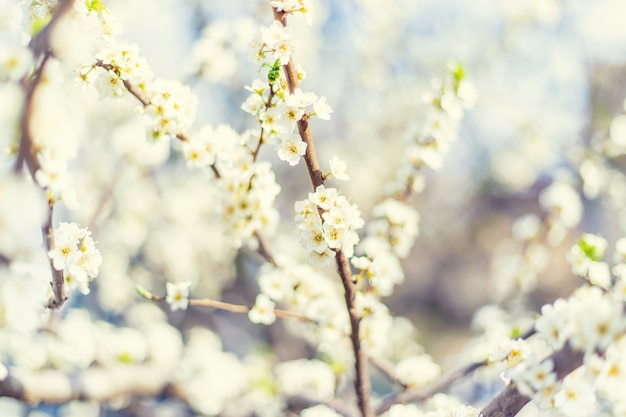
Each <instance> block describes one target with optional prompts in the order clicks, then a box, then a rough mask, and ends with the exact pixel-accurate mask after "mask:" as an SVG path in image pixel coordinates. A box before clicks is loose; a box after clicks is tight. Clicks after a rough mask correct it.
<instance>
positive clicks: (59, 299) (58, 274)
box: [41, 203, 68, 309]
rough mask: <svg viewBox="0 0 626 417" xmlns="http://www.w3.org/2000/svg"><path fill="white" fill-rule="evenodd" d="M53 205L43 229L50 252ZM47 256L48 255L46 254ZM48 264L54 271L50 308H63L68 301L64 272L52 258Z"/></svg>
mask: <svg viewBox="0 0 626 417" xmlns="http://www.w3.org/2000/svg"><path fill="white" fill-rule="evenodd" d="M52 214H53V205H52V203H50V204H49V209H48V219H47V221H46V224H45V225H44V226H43V227H42V229H41V231H42V233H43V238H44V241H45V242H46V247H47V248H48V250H50V249H52V248H54V226H53V224H52ZM46 256H47V254H46ZM48 262H49V263H50V270H51V271H52V281H51V282H50V287H51V288H52V296H51V297H50V300H48V308H52V309H57V308H61V307H62V306H63V304H64V303H65V302H66V301H67V298H68V297H67V293H66V292H65V277H64V276H63V271H62V270H61V271H58V270H57V269H56V268H55V267H54V262H52V258H50V257H49V256H48Z"/></svg>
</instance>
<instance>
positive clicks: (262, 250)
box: [254, 230, 278, 266]
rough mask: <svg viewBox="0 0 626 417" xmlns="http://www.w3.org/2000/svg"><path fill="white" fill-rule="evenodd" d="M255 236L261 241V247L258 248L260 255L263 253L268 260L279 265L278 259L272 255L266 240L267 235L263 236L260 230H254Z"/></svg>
mask: <svg viewBox="0 0 626 417" xmlns="http://www.w3.org/2000/svg"><path fill="white" fill-rule="evenodd" d="M254 236H255V237H256V238H257V241H258V242H259V247H258V248H257V252H258V253H259V255H261V256H262V257H263V258H264V259H265V260H266V261H268V262H269V263H271V264H272V265H274V266H278V264H277V263H276V260H275V259H274V256H273V255H272V251H271V250H270V247H269V245H268V243H267V241H266V240H265V237H263V235H262V234H261V232H259V231H258V230H256V231H255V232H254Z"/></svg>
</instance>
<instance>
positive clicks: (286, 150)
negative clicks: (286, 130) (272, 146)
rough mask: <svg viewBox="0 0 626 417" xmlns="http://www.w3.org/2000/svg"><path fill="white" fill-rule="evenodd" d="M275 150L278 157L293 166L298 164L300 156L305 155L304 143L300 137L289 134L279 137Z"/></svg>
mask: <svg viewBox="0 0 626 417" xmlns="http://www.w3.org/2000/svg"><path fill="white" fill-rule="evenodd" d="M277 148H278V157H279V158H280V159H282V160H283V161H286V162H288V163H289V165H291V166H294V165H297V164H298V163H299V162H300V156H302V155H304V154H305V152H306V143H305V142H303V141H302V139H301V138H300V136H298V135H296V134H293V133H290V134H287V135H283V136H282V137H281V139H280V143H279V144H278V145H277Z"/></svg>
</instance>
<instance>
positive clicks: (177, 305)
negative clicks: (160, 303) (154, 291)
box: [165, 281, 191, 311]
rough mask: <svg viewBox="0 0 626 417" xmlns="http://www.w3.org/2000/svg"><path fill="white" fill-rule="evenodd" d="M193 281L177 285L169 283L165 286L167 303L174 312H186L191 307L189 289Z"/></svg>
mask: <svg viewBox="0 0 626 417" xmlns="http://www.w3.org/2000/svg"><path fill="white" fill-rule="evenodd" d="M190 286H191V281H183V282H177V283H175V284H173V283H171V282H168V283H167V284H165V290H166V292H167V295H166V297H165V301H166V302H167V303H168V304H169V305H170V308H171V309H172V311H176V310H186V309H187V306H188V305H189V287H190Z"/></svg>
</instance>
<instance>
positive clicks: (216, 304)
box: [135, 285, 313, 322]
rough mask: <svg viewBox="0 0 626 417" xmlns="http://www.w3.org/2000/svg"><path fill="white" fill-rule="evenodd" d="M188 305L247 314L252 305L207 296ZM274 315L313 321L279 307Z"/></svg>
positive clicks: (152, 298) (145, 294) (155, 297)
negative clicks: (217, 299) (227, 301)
mask: <svg viewBox="0 0 626 417" xmlns="http://www.w3.org/2000/svg"><path fill="white" fill-rule="evenodd" d="M135 288H136V290H137V292H138V293H139V295H141V296H142V297H143V298H145V299H147V300H150V301H156V302H159V303H164V302H165V297H161V296H159V295H156V294H152V293H151V292H150V291H148V290H146V289H145V288H143V287H141V286H139V285H137V286H136V287H135ZM189 305H190V306H193V307H210V308H215V309H217V310H224V311H230V312H231V313H239V314H247V313H248V312H249V311H250V310H252V307H249V306H247V305H243V304H232V303H226V302H224V301H216V300H209V299H208V298H203V299H190V300H189ZM274 315H275V316H276V317H279V318H281V319H296V320H302V321H306V322H313V321H312V320H311V319H309V318H308V317H306V316H304V315H303V314H300V313H295V312H293V311H289V310H282V309H279V308H277V309H274Z"/></svg>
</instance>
